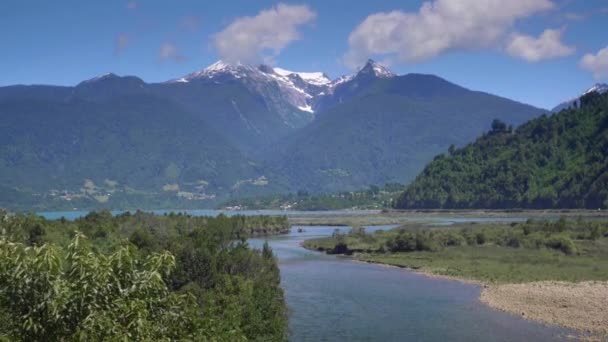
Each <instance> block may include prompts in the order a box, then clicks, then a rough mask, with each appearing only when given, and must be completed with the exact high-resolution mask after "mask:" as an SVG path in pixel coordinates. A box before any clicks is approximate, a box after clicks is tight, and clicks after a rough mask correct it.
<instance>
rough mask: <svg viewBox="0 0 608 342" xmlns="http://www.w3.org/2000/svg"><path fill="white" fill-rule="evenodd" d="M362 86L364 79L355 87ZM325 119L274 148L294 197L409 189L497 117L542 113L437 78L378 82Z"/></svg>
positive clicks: (275, 163) (274, 163) (274, 160)
mask: <svg viewBox="0 0 608 342" xmlns="http://www.w3.org/2000/svg"><path fill="white" fill-rule="evenodd" d="M352 83H353V85H352V87H354V88H357V87H356V85H357V84H358V80H357V78H355V79H354V80H353V81H352ZM366 86H367V88H365V89H363V90H361V91H358V92H357V93H356V94H355V95H352V96H353V97H352V98H350V99H349V100H347V101H344V102H343V103H341V104H339V105H336V106H334V107H332V108H330V109H328V110H327V111H325V112H323V113H320V114H319V116H318V118H317V119H316V120H315V121H313V122H312V123H311V124H310V125H308V126H306V127H304V128H303V129H301V130H300V131H298V132H296V133H295V134H293V135H292V136H289V137H288V138H287V139H285V140H284V141H283V143H282V144H279V145H280V146H279V147H278V149H279V153H277V152H276V149H275V150H273V153H272V157H271V160H270V165H271V167H272V168H273V170H274V171H275V174H280V175H284V176H285V177H288V178H289V180H290V183H291V184H295V185H297V188H295V189H293V190H294V191H297V190H300V189H306V190H309V191H330V192H332V191H333V192H336V191H344V190H357V189H360V188H363V187H366V186H368V185H370V184H385V183H393V182H399V183H407V182H410V181H412V180H413V179H414V178H415V176H416V175H417V174H418V173H419V172H420V171H421V170H422V169H423V168H424V166H425V165H426V164H427V163H428V162H430V161H431V160H432V158H433V156H435V155H437V154H438V153H440V152H442V151H445V150H446V149H447V148H448V146H450V145H451V144H455V145H458V146H462V145H464V144H466V143H469V142H470V141H472V140H473V139H475V137H477V136H479V134H481V133H482V132H483V130H484V129H485V128H486V127H487V126H488V125H489V124H490V122H491V121H492V119H493V118H500V119H502V120H505V121H507V122H508V123H509V124H514V125H517V124H521V123H523V122H525V121H527V120H529V119H531V118H533V117H535V116H537V115H540V114H541V113H542V110H540V109H538V108H534V107H532V106H528V105H524V104H521V103H518V102H515V101H511V100H507V99H505V98H501V97H498V96H494V95H490V94H486V93H482V92H476V91H471V90H468V89H465V88H462V87H459V86H457V85H455V84H453V83H450V82H448V81H446V80H443V79H441V78H439V77H436V76H432V75H418V74H410V75H405V76H399V77H393V78H387V79H379V78H377V79H375V80H373V81H371V83H369V84H367V85H366Z"/></svg>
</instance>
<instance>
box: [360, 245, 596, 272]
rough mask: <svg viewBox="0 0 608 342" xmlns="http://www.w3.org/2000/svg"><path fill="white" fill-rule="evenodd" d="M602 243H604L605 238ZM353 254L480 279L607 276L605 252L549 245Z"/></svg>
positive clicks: (419, 268)
mask: <svg viewBox="0 0 608 342" xmlns="http://www.w3.org/2000/svg"><path fill="white" fill-rule="evenodd" d="M602 244H603V245H604V247H605V246H606V245H607V244H608V241H607V239H604V241H602ZM605 251H606V249H604V252H605ZM355 258H357V259H359V260H362V261H369V262H377V263H382V264H387V265H394V266H400V267H408V268H412V269H418V270H421V271H427V272H431V273H434V274H438V275H446V276H453V277H458V278H464V279H472V280H479V281H483V282H496V283H524V282H533V281H542V280H561V281H571V282H577V281H584V280H608V257H606V256H605V255H604V256H602V255H600V254H596V255H575V256H569V255H565V254H563V253H561V252H557V251H553V250H548V249H525V248H508V247H499V246H482V247H471V246H464V247H451V248H446V249H444V250H442V251H439V252H412V253H385V254H357V255H355Z"/></svg>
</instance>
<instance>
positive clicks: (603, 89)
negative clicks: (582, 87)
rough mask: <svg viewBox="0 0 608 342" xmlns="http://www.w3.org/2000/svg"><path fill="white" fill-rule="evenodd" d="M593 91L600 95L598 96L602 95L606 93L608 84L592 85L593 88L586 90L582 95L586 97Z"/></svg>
mask: <svg viewBox="0 0 608 342" xmlns="http://www.w3.org/2000/svg"><path fill="white" fill-rule="evenodd" d="M594 91H595V92H598V93H600V94H603V93H605V92H608V84H606V83H596V84H594V85H593V87H591V88H589V89H587V90H586V91H585V92H584V93H583V95H587V94H589V93H591V92H594Z"/></svg>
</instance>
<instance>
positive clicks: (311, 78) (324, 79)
mask: <svg viewBox="0 0 608 342" xmlns="http://www.w3.org/2000/svg"><path fill="white" fill-rule="evenodd" d="M273 69H274V72H275V73H277V74H278V75H281V76H289V75H298V76H300V77H301V78H302V79H303V80H304V81H306V82H307V83H310V84H313V85H318V86H322V85H327V84H330V83H331V79H330V78H329V77H328V76H327V75H326V74H325V73H322V72H297V71H290V70H285V69H282V68H273Z"/></svg>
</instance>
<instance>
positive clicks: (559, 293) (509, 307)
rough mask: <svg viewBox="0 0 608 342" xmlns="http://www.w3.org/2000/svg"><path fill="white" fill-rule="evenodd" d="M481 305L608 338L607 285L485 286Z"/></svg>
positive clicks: (539, 284)
mask: <svg viewBox="0 0 608 342" xmlns="http://www.w3.org/2000/svg"><path fill="white" fill-rule="evenodd" d="M481 301H482V302H484V303H486V304H488V305H489V306H491V307H493V308H496V309H500V310H503V311H506V312H510V313H513V314H516V315H522V316H523V317H525V318H528V319H533V320H537V321H542V322H545V323H549V324H556V325H561V326H563V327H567V328H572V329H576V330H578V331H580V332H582V333H583V334H591V335H594V336H598V335H599V336H603V337H602V338H607V337H608V282H594V281H589V282H581V283H566V282H554V281H546V282H536V283H525V284H504V285H486V286H484V288H483V291H482V293H481Z"/></svg>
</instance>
